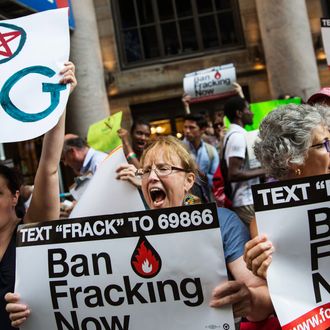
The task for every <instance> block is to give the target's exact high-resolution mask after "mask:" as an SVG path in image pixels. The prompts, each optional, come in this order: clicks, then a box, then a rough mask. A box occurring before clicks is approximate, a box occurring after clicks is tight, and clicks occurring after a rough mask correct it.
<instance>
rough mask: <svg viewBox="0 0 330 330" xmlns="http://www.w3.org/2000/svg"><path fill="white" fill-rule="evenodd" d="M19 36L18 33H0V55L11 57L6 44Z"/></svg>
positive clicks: (19, 33)
mask: <svg viewBox="0 0 330 330" xmlns="http://www.w3.org/2000/svg"><path fill="white" fill-rule="evenodd" d="M20 35H21V32H19V31H13V32H7V33H1V32H0V55H3V56H5V57H10V56H12V55H13V53H12V51H11V49H10V47H9V45H8V43H9V42H10V41H12V40H14V39H16V38H17V37H19V36H20Z"/></svg>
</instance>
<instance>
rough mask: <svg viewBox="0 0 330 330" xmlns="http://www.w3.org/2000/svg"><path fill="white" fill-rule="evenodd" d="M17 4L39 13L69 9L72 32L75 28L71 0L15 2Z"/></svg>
mask: <svg viewBox="0 0 330 330" xmlns="http://www.w3.org/2000/svg"><path fill="white" fill-rule="evenodd" d="M15 2H16V3H18V4H21V5H23V6H24V7H27V8H30V9H32V10H34V11H38V12H39V11H44V10H49V9H57V8H64V7H69V8H70V9H69V26H70V28H71V29H72V30H73V29H74V28H75V23H74V18H73V11H72V6H71V0H15Z"/></svg>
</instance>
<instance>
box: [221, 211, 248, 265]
mask: <svg viewBox="0 0 330 330" xmlns="http://www.w3.org/2000/svg"><path fill="white" fill-rule="evenodd" d="M217 210H218V218H219V224H220V230H221V237H222V243H223V250H224V254H225V259H226V264H228V263H231V262H233V261H235V260H236V259H238V258H239V257H241V256H242V255H243V254H244V246H245V243H246V242H247V241H249V240H250V233H249V231H248V229H247V227H246V225H245V224H244V223H243V222H242V220H241V219H240V218H239V217H238V216H237V214H236V213H234V212H233V211H230V210H228V209H225V208H223V207H218V208H217Z"/></svg>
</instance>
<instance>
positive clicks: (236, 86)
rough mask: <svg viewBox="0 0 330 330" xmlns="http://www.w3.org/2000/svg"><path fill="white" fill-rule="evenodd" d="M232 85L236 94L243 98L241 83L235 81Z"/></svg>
mask: <svg viewBox="0 0 330 330" xmlns="http://www.w3.org/2000/svg"><path fill="white" fill-rule="evenodd" d="M232 85H233V86H234V89H235V91H236V93H237V94H238V96H240V97H241V98H242V99H245V96H244V93H243V89H242V87H241V85H240V84H239V83H237V82H234V83H233V84H232Z"/></svg>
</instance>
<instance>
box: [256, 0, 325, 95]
mask: <svg viewBox="0 0 330 330" xmlns="http://www.w3.org/2000/svg"><path fill="white" fill-rule="evenodd" d="M256 4H257V11H258V18H259V24H260V30H261V36H262V42H263V46H264V51H265V57H266V65H267V72H268V80H269V85H270V90H271V94H272V97H273V98H277V97H278V96H279V95H280V94H290V95H295V96H300V97H302V98H303V99H304V100H307V98H308V97H309V96H310V95H311V94H313V93H314V92H315V91H317V90H318V89H319V88H320V81H319V76H318V70H317V64H316V58H315V53H314V48H313V42H312V36H311V30H310V26H309V20H308V16H307V9H306V3H305V0H289V1H288V0H256Z"/></svg>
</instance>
